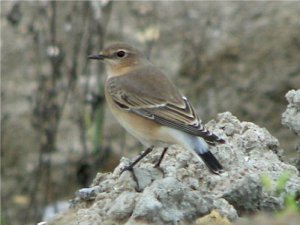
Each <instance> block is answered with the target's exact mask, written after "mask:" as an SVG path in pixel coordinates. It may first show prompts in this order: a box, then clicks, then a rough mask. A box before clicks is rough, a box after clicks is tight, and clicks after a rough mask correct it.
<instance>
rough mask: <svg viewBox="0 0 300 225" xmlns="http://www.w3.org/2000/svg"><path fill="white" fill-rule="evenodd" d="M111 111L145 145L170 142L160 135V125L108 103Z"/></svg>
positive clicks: (167, 143) (159, 144)
mask: <svg viewBox="0 0 300 225" xmlns="http://www.w3.org/2000/svg"><path fill="white" fill-rule="evenodd" d="M110 109H111V112H112V113H113V115H114V117H115V118H116V119H117V121H118V122H119V123H120V124H121V125H122V126H123V127H124V128H125V129H126V131H128V132H129V133H130V134H131V135H133V136H134V137H135V138H137V139H138V140H139V141H140V142H141V143H142V144H143V145H145V146H146V147H150V146H167V145H170V144H172V142H168V141H167V140H165V139H163V138H162V137H161V136H160V129H161V125H160V124H157V123H156V122H154V121H152V120H149V119H146V118H143V117H141V116H139V115H136V114H134V113H131V112H127V111H125V110H121V109H118V108H117V107H116V106H114V105H110Z"/></svg>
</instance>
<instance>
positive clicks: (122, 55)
mask: <svg viewBox="0 0 300 225" xmlns="http://www.w3.org/2000/svg"><path fill="white" fill-rule="evenodd" d="M125 55H126V52H125V51H122V50H120V51H118V52H117V56H118V57H119V58H123V57H124V56H125Z"/></svg>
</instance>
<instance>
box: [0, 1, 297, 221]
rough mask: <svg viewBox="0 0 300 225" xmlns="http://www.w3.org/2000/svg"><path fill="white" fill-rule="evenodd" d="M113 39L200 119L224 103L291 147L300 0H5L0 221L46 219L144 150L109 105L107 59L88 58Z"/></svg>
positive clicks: (289, 153)
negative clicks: (167, 81)
mask: <svg viewBox="0 0 300 225" xmlns="http://www.w3.org/2000/svg"><path fill="white" fill-rule="evenodd" d="M113 41H123V42H128V43H130V44H132V45H134V46H136V47H138V48H139V49H140V50H142V51H143V52H145V53H146V54H147V56H148V57H149V58H150V59H151V61H152V62H153V63H154V64H155V65H157V66H159V67H160V68H161V69H162V70H163V71H165V72H166V74H168V75H169V77H170V78H171V79H172V80H173V81H174V82H175V84H176V85H177V86H178V87H180V89H181V90H182V92H183V93H185V95H186V96H188V97H189V98H190V100H191V102H192V103H193V105H194V106H195V108H196V110H197V111H198V114H199V115H200V117H201V118H202V119H203V120H204V121H206V122H207V121H209V120H211V119H214V118H216V116H217V114H218V113H219V112H224V111H231V112H232V113H233V114H234V115H236V116H237V117H238V118H239V119H240V120H243V121H250V122H253V123H256V124H258V125H259V126H262V127H266V128H267V129H268V130H269V131H270V132H271V134H272V135H274V136H275V137H276V138H278V139H279V141H280V143H281V146H282V149H284V160H286V161H289V160H291V159H292V158H293V157H294V151H295V148H296V144H297V141H298V140H297V137H296V135H294V134H292V133H291V132H290V131H289V130H287V129H286V128H284V127H283V126H282V125H281V114H282V112H283V111H284V110H285V108H286V105H287V102H286V100H285V97H284V95H285V93H286V92H287V91H288V90H290V89H299V86H300V3H299V2H167V1H165V2H143V1H142V2H134V1H133V2H112V1H109V0H102V1H84V2H79V1H74V2H71V1H70V2H55V1H51V2H50V1H39V2H37V1H36V2H23V1H10V2H9V1H7V2H3V1H1V80H2V82H1V171H2V174H1V181H2V182H1V200H2V208H1V221H2V224H16V225H17V224H30V223H31V224H32V223H36V222H38V221H41V220H43V219H47V218H48V217H49V216H50V215H51V213H50V212H51V211H57V210H59V209H60V208H66V207H68V203H67V202H66V201H68V200H69V199H72V198H73V197H74V192H75V191H76V190H78V189H79V188H82V187H88V186H89V184H90V182H91V180H92V178H93V176H94V175H95V174H96V173H97V172H105V171H111V170H113V168H114V167H115V166H116V165H117V164H118V162H119V159H120V157H122V156H126V157H133V156H134V155H136V154H137V153H138V152H139V151H141V150H142V146H141V145H140V144H139V143H138V142H137V141H136V140H135V139H133V138H132V137H131V136H130V135H129V134H126V133H125V132H124V130H123V128H121V127H120V126H119V125H118V124H117V122H116V121H115V120H114V119H113V118H112V116H111V114H110V112H109V111H108V110H107V108H106V107H105V101H104V96H103V81H104V79H105V71H104V68H103V65H102V64H100V63H98V62H89V61H88V60H87V55H89V54H92V53H97V52H99V50H101V49H102V48H103V46H105V45H106V44H107V43H109V42H113ZM298 138H299V137H298Z"/></svg>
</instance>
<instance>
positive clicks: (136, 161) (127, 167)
mask: <svg viewBox="0 0 300 225" xmlns="http://www.w3.org/2000/svg"><path fill="white" fill-rule="evenodd" d="M153 148H154V146H151V147H149V148H147V149H146V150H145V151H144V152H142V153H141V154H140V155H139V156H138V157H137V158H136V159H135V160H134V161H133V162H131V163H130V164H129V165H128V166H125V167H123V168H122V169H121V172H120V175H121V174H122V173H123V172H124V171H126V170H129V171H131V172H133V170H132V169H133V167H134V166H135V164H137V163H138V162H139V161H140V160H141V159H142V158H144V157H145V156H146V155H148V154H149V153H150V152H151V151H152V150H153Z"/></svg>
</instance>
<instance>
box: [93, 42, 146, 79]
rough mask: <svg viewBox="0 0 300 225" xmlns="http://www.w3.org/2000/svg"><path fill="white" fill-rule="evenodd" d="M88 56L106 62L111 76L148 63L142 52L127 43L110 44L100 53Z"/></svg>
mask: <svg viewBox="0 0 300 225" xmlns="http://www.w3.org/2000/svg"><path fill="white" fill-rule="evenodd" d="M88 58H89V59H94V60H101V61H102V62H104V63H105V65H106V68H107V71H108V75H109V76H118V75H122V74H125V73H127V72H130V70H132V69H135V68H137V67H139V66H142V65H145V64H146V63H148V60H147V59H146V57H145V55H144V54H143V53H142V52H140V51H139V50H138V49H136V48H134V47H132V46H130V45H128V44H125V43H114V44H110V45H108V46H107V47H106V48H104V49H103V50H102V51H101V52H100V53H99V54H95V55H90V56H88Z"/></svg>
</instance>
